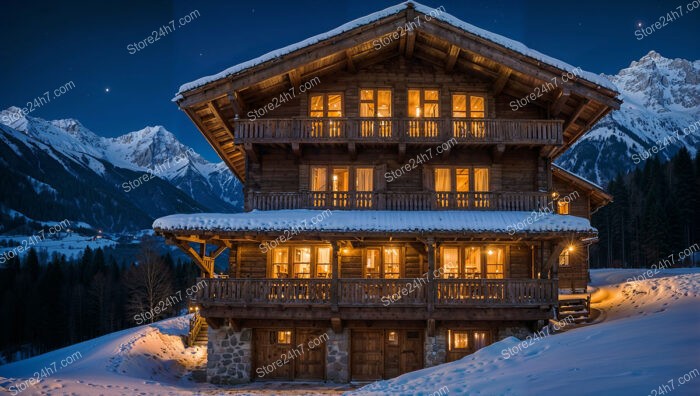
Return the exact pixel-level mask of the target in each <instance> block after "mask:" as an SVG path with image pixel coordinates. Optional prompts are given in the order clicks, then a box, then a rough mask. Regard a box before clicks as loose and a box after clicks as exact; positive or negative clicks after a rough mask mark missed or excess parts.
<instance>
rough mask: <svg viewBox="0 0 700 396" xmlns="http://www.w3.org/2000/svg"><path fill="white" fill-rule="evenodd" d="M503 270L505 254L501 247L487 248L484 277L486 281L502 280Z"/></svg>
mask: <svg viewBox="0 0 700 396" xmlns="http://www.w3.org/2000/svg"><path fill="white" fill-rule="evenodd" d="M504 268H505V253H504V249H503V248H502V247H489V248H487V250H486V277H487V278H488V279H503V278H504V272H503V269H504Z"/></svg>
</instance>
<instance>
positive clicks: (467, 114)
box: [450, 91, 488, 119]
mask: <svg viewBox="0 0 700 396" xmlns="http://www.w3.org/2000/svg"><path fill="white" fill-rule="evenodd" d="M455 96H464V97H465V109H464V116H457V115H455ZM472 98H481V99H483V100H484V110H483V111H480V112H478V111H474V110H472ZM487 103H488V97H487V95H486V94H485V93H474V92H464V91H455V92H451V93H450V116H451V117H452V118H457V119H467V118H469V119H471V118H477V119H482V118H486V115H487V114H488V110H487V109H488V105H487ZM475 113H483V114H482V115H481V117H479V116H475Z"/></svg>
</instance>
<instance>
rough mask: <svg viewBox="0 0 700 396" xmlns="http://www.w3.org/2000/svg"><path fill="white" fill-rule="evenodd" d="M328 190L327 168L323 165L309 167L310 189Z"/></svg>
mask: <svg viewBox="0 0 700 396" xmlns="http://www.w3.org/2000/svg"><path fill="white" fill-rule="evenodd" d="M326 190H328V169H326V167H325V166H312V167H311V191H326Z"/></svg>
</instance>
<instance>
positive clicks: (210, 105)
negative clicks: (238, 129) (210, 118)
mask: <svg viewBox="0 0 700 396" xmlns="http://www.w3.org/2000/svg"><path fill="white" fill-rule="evenodd" d="M207 107H208V108H209V111H210V112H211V113H212V114H213V115H214V118H216V121H217V122H218V123H219V124H221V126H222V127H223V128H224V129H225V130H226V132H228V134H229V135H231V138H233V128H232V127H231V125H229V123H228V121H226V118H225V117H224V115H223V114H221V111H220V110H219V107H218V106H217V105H216V104H215V103H214V101H211V102H209V103H207Z"/></svg>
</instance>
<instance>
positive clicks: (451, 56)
mask: <svg viewBox="0 0 700 396" xmlns="http://www.w3.org/2000/svg"><path fill="white" fill-rule="evenodd" d="M457 56H459V47H458V46H456V45H454V44H452V45H450V50H449V51H448V52H447V62H446V63H445V71H447V72H450V71H452V69H453V68H454V67H455V63H456V62H457Z"/></svg>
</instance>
